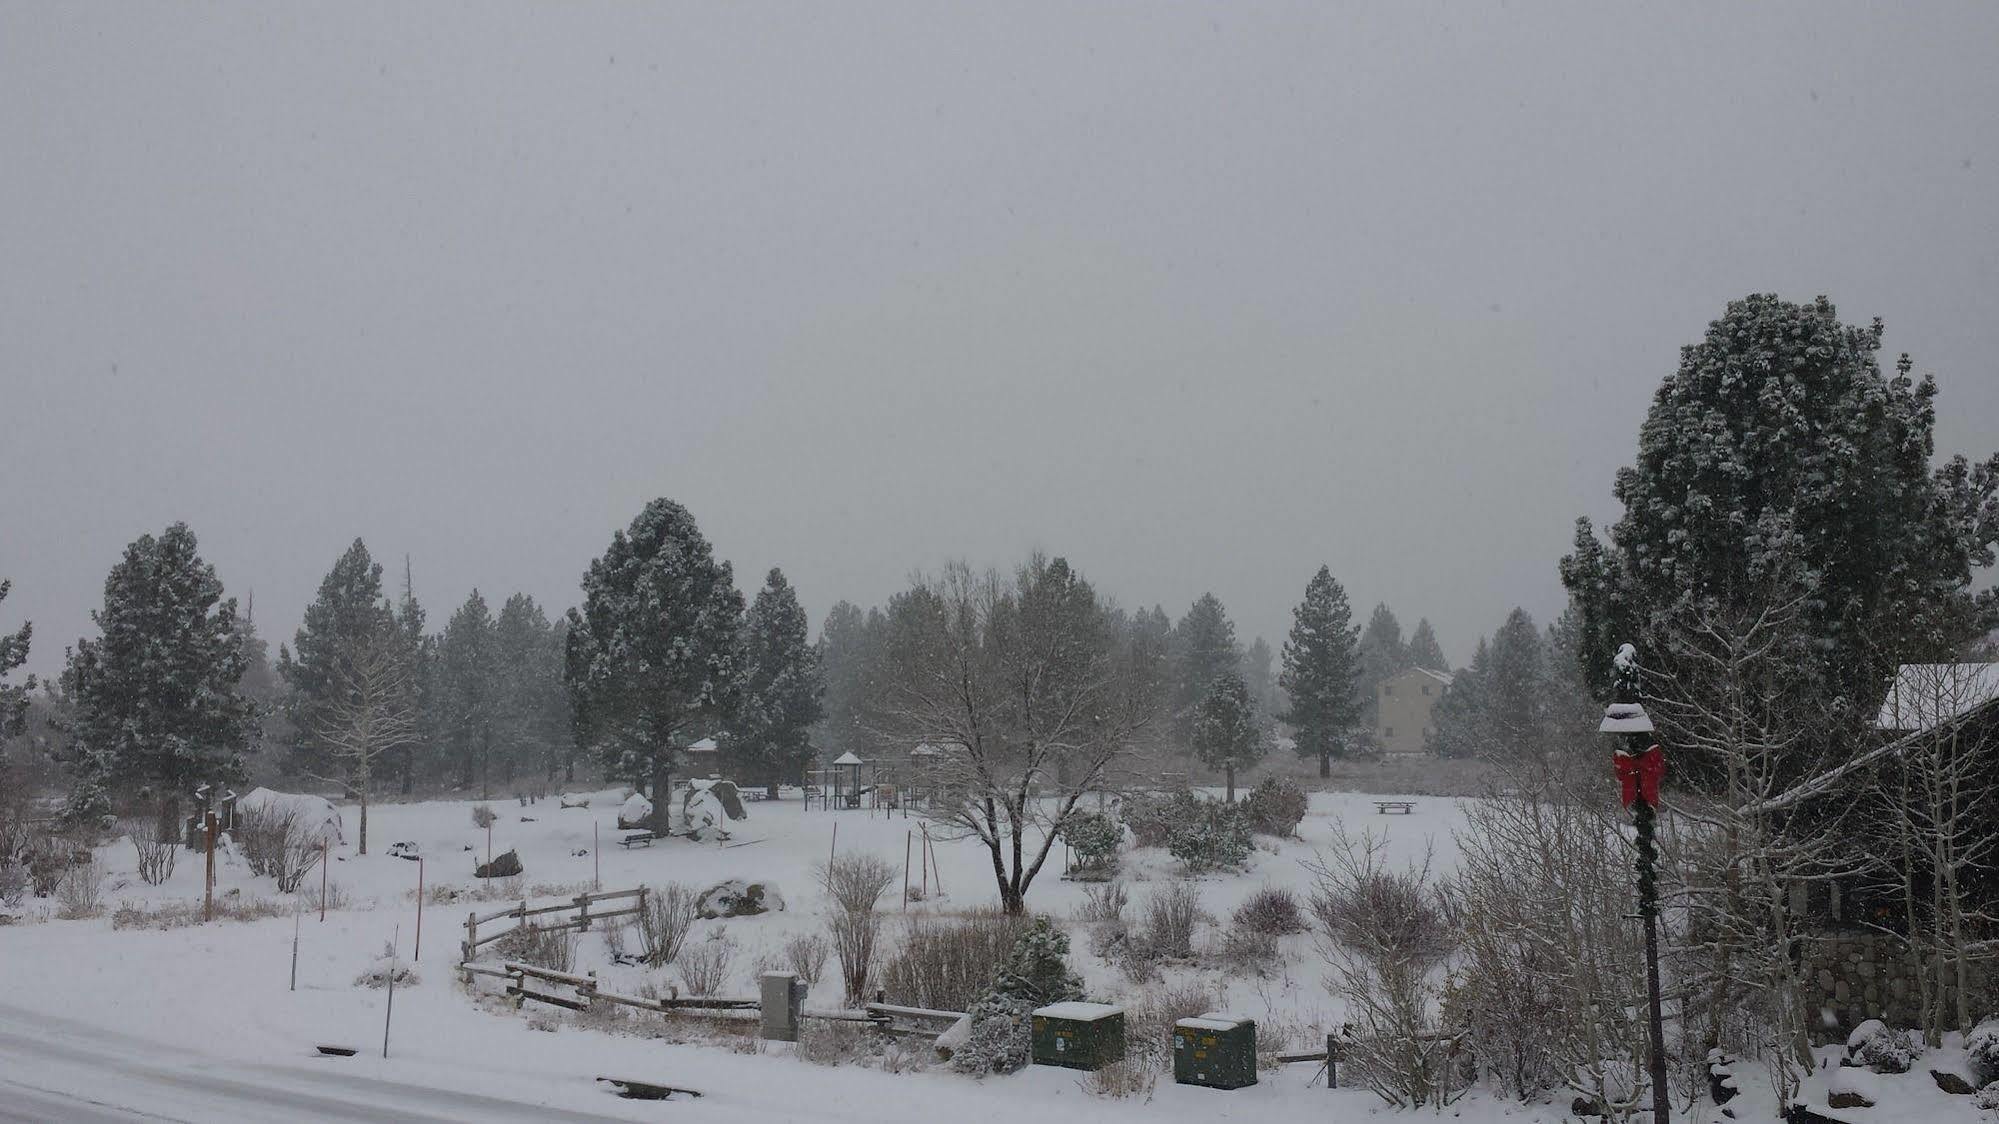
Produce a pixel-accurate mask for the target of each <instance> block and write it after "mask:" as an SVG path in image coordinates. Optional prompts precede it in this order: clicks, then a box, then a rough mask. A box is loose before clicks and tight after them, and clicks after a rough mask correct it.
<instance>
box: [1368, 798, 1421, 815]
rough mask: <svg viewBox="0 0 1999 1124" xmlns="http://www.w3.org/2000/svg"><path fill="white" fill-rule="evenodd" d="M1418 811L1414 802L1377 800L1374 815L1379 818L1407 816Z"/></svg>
mask: <svg viewBox="0 0 1999 1124" xmlns="http://www.w3.org/2000/svg"><path fill="white" fill-rule="evenodd" d="M1415 810H1416V802H1415V801H1414V800H1377V801H1375V802H1374V814H1375V815H1378V816H1406V815H1409V814H1410V813H1411V812H1414V811H1415Z"/></svg>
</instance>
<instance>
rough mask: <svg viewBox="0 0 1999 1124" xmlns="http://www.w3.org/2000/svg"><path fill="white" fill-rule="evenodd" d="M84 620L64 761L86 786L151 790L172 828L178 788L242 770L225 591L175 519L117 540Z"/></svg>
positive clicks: (70, 684) (73, 662)
mask: <svg viewBox="0 0 1999 1124" xmlns="http://www.w3.org/2000/svg"><path fill="white" fill-rule="evenodd" d="M91 619H92V620H93V621H95V622H96V624H97V627H98V629H99V630H100V631H101V632H102V635H101V636H100V637H99V638H98V639H96V640H90V639H82V640H78V641H77V644H76V647H75V649H74V650H72V651H71V653H70V657H69V664H68V667H67V668H66V669H65V670H64V672H63V688H64V690H65V691H66V692H67V693H68V694H69V695H70V696H71V698H72V701H73V705H74V707H75V712H74V717H73V730H72V733H73V735H74V747H73V753H74V756H73V757H72V759H71V764H72V767H73V768H75V769H76V771H77V773H78V780H79V781H80V782H82V783H83V784H84V785H85V786H86V787H89V786H90V785H93V784H95V785H102V786H103V787H104V788H106V789H109V790H111V791H114V792H123V793H124V794H126V795H127V796H128V797H130V796H133V795H136V794H138V793H139V792H140V791H150V792H151V794H152V796H153V797H154V798H155V799H156V800H157V801H158V805H157V806H158V809H159V814H160V826H161V828H162V829H164V830H165V831H167V832H169V833H177V832H178V830H179V819H180V798H181V796H182V795H183V794H186V793H188V792H190V791H192V790H193V789H194V788H195V786H196V785H198V784H204V783H205V784H209V785H211V786H214V785H218V784H221V783H227V782H232V781H236V780H239V779H241V777H242V776H243V752H244V750H245V749H246V748H248V746H249V743H250V733H251V730H252V728H253V723H254V721H255V711H254V708H253V707H252V706H251V705H250V703H249V701H248V700H247V699H245V698H244V697H243V696H242V693H241V691H240V689H239V686H238V685H239V684H240V683H241V682H242V680H243V649H242V645H241V640H240V637H239V636H238V633H237V628H236V601H235V599H234V598H230V599H228V600H224V599H223V597H222V582H221V580H220V579H219V578H217V577H216V576H215V567H213V566H211V565H209V564H208V563H207V562H205V561H203V560H202V558H201V555H200V554H199V553H197V543H196V542H195V537H194V532H192V531H190V530H188V528H187V525H186V524H185V523H175V524H174V525H172V526H170V527H168V528H167V529H166V531H165V532H163V533H162V534H161V535H160V536H159V537H158V538H154V537H153V536H152V535H141V536H140V537H139V538H138V540H137V541H135V542H133V543H132V545H130V546H128V547H126V548H125V556H124V558H123V559H122V560H120V561H119V563H118V564H117V565H115V566H113V567H112V568H111V573H110V576H108V577H106V578H105V580H104V607H103V608H101V609H98V610H96V611H94V612H93V613H92V614H91ZM164 837H165V838H173V837H174V835H173V834H167V835H165V836H164Z"/></svg>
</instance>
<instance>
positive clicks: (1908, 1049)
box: [1846, 1019, 1923, 1073]
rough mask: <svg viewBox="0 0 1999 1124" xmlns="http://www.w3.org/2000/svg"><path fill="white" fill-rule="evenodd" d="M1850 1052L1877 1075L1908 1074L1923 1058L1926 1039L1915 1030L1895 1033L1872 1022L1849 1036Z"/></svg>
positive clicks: (1881, 1023)
mask: <svg viewBox="0 0 1999 1124" xmlns="http://www.w3.org/2000/svg"><path fill="white" fill-rule="evenodd" d="M1846 1053H1847V1056H1848V1057H1850V1058H1852V1059H1853V1060H1854V1061H1856V1062H1858V1063H1860V1064H1861V1065H1864V1066H1866V1067H1867V1068H1868V1069H1871V1070H1873V1071H1874V1072H1876V1073H1907V1072H1909V1068H1910V1067H1911V1066H1913V1065H1915V1064H1916V1059H1917V1058H1919V1057H1921V1056H1922V1053H1923V1039H1922V1036H1921V1035H1920V1034H1918V1033H1917V1032H1915V1031H1913V1030H1895V1029H1894V1028H1892V1027H1890V1026H1888V1025H1887V1024H1886V1023H1884V1022H1882V1021H1881V1020H1880V1019H1868V1020H1867V1021H1866V1022H1863V1023H1861V1024H1860V1025H1859V1026H1856V1027H1854V1028H1853V1033H1852V1034H1849V1035H1847V1036H1846Z"/></svg>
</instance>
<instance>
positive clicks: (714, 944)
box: [679, 933, 736, 995]
mask: <svg viewBox="0 0 1999 1124" xmlns="http://www.w3.org/2000/svg"><path fill="white" fill-rule="evenodd" d="M735 958H736V942H735V941H732V940H730V939H729V938H728V937H727V936H725V935H724V934H721V933H717V934H715V935H714V936H713V937H710V938H709V939H707V940H705V941H695V942H694V943H693V944H690V945H688V946H687V947H686V948H683V949H681V950H680V960H679V965H680V981H681V982H682V983H684V984H686V985H687V993H688V994H689V995H714V994H715V993H716V992H719V991H721V990H722V985H724V984H726V983H728V982H729V965H730V963H732V962H733V961H734V960H735Z"/></svg>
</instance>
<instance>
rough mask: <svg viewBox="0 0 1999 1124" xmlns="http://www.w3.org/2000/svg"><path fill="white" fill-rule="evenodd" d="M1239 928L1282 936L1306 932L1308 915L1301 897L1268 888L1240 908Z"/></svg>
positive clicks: (1237, 920)
mask: <svg viewBox="0 0 1999 1124" xmlns="http://www.w3.org/2000/svg"><path fill="white" fill-rule="evenodd" d="M1235 923H1236V927H1237V928H1240V929H1247V930H1249V931H1251V932H1255V933H1268V934H1270V935H1271V936H1276V937H1282V936H1288V935H1290V934H1292V933H1302V932H1304V931H1305V914H1304V912H1303V911H1302V910H1300V909H1299V908H1298V898H1297V897H1296V896H1295V895H1294V894H1292V893H1291V891H1289V890H1286V889H1285V888H1283V887H1282V886H1265V887H1263V888H1261V889H1259V890H1257V891H1256V892H1255V893H1253V894H1251V895H1250V896H1249V899H1248V900H1247V901H1245V902H1243V903H1242V904H1241V905H1240V906H1237V907H1236V911H1235Z"/></svg>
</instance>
